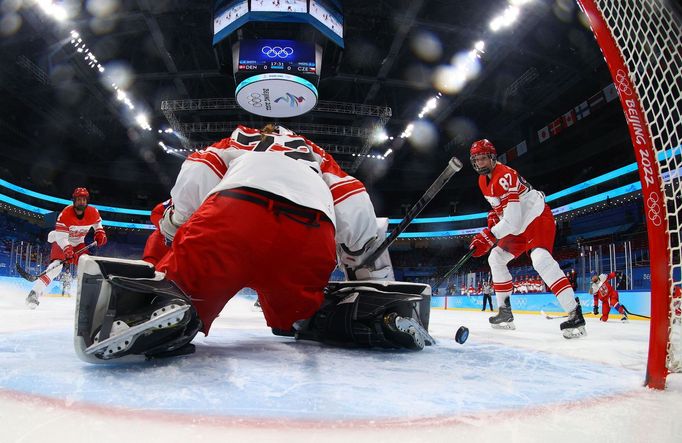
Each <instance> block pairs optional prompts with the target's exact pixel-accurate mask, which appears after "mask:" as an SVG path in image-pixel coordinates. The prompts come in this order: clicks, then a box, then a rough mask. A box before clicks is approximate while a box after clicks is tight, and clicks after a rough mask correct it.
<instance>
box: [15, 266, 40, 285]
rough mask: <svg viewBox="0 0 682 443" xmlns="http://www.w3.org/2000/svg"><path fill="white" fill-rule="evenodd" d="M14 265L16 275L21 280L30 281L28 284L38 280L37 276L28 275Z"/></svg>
mask: <svg viewBox="0 0 682 443" xmlns="http://www.w3.org/2000/svg"><path fill="white" fill-rule="evenodd" d="M14 265H15V266H14V267H15V268H16V270H17V273H18V274H19V275H20V276H21V278H23V279H24V280H28V281H30V282H34V281H36V280H38V276H37V275H31V274H29V273H28V272H26V270H24V269H23V268H22V267H21V266H19V263H15V264H14Z"/></svg>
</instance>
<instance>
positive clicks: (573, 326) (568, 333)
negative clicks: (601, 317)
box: [559, 304, 587, 340]
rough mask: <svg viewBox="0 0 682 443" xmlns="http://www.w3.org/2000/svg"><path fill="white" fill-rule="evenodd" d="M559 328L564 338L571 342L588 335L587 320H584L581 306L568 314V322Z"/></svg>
mask: <svg viewBox="0 0 682 443" xmlns="http://www.w3.org/2000/svg"><path fill="white" fill-rule="evenodd" d="M559 327H560V328H561V332H562V333H563V335H564V338H566V339H569V340H570V339H573V338H580V337H583V336H585V335H587V331H586V330H585V319H584V318H583V309H582V307H581V306H580V304H578V305H577V306H576V307H575V309H574V310H572V311H571V312H569V313H568V320H566V321H565V322H563V323H561V325H560V326H559Z"/></svg>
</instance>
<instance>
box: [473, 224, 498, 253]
mask: <svg viewBox="0 0 682 443" xmlns="http://www.w3.org/2000/svg"><path fill="white" fill-rule="evenodd" d="M495 243H497V239H496V238H495V236H494V235H493V233H492V232H490V229H489V228H483V230H482V231H481V232H479V233H478V234H476V236H475V237H474V239H473V240H472V241H471V244H470V245H469V249H473V250H474V253H473V256H474V257H482V256H484V255H485V254H487V253H488V251H490V250H491V249H492V248H493V246H495Z"/></svg>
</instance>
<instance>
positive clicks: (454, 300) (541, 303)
mask: <svg viewBox="0 0 682 443" xmlns="http://www.w3.org/2000/svg"><path fill="white" fill-rule="evenodd" d="M0 285H6V286H10V287H16V288H17V289H18V290H24V291H26V294H28V292H29V291H30V290H31V287H32V286H33V283H31V282H28V281H26V280H24V279H23V278H17V277H0ZM75 286H76V285H73V286H72V287H71V290H70V292H71V294H70V295H75V294H76V288H75ZM48 293H49V294H52V295H60V296H61V295H62V283H61V282H60V281H55V282H52V284H51V285H50V287H49V288H48ZM243 293H244V295H246V296H249V295H250V293H251V291H248V290H247V291H243ZM254 295H255V294H254ZM577 295H578V297H580V303H581V304H582V306H583V311H584V312H585V313H588V312H592V306H593V298H592V296H591V295H589V294H587V293H585V292H578V293H577ZM619 295H620V302H621V303H622V304H623V305H625V307H627V308H628V310H629V311H630V312H636V313H637V314H642V315H651V314H650V313H651V293H650V292H644V291H619ZM254 298H255V297H254ZM492 298H493V306H494V308H495V309H497V300H496V299H495V295H494V294H493V297H492ZM511 300H512V308H513V309H514V312H524V311H526V312H539V311H545V312H547V313H552V312H554V313H558V312H563V309H561V306H559V303H558V302H557V299H556V297H555V296H554V294H551V293H539V294H514V295H512V299H511ZM482 306H483V296H482V295H471V296H466V295H462V296H449V297H439V296H434V297H433V298H432V299H431V307H433V308H440V309H446V308H447V309H481V307H482ZM488 309H489V308H488ZM599 310H600V311H601V303H600V304H599ZM611 314H612V315H615V314H616V312H615V311H613V310H612V311H611Z"/></svg>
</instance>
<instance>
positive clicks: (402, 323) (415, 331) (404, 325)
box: [395, 317, 436, 350]
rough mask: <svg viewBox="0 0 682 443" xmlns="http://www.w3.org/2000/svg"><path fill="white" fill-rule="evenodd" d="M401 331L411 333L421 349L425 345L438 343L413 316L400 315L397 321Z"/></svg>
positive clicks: (396, 323)
mask: <svg viewBox="0 0 682 443" xmlns="http://www.w3.org/2000/svg"><path fill="white" fill-rule="evenodd" d="M395 326H396V328H398V330H399V331H401V332H404V333H407V334H410V335H411V336H412V339H413V340H414V344H415V345H416V346H417V347H418V348H419V349H420V350H421V349H424V346H431V345H434V344H436V340H435V339H434V338H433V337H431V335H430V334H429V333H428V332H427V331H426V329H424V328H423V327H422V325H420V324H419V323H418V322H417V321H415V320H413V319H411V318H405V317H399V318H398V319H397V320H396V322H395Z"/></svg>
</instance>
